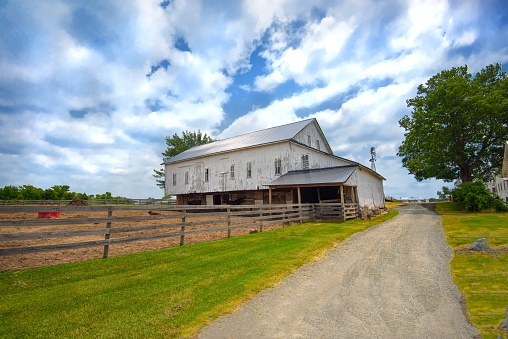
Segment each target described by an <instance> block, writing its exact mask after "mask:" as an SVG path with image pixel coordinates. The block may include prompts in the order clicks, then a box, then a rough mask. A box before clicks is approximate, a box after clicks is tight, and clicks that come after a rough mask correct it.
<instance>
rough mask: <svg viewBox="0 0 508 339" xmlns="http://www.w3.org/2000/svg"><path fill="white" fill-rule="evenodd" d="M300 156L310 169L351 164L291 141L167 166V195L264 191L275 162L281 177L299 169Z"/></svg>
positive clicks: (274, 176) (274, 175) (273, 171)
mask: <svg viewBox="0 0 508 339" xmlns="http://www.w3.org/2000/svg"><path fill="white" fill-rule="evenodd" d="M311 126H312V125H311ZM305 135H307V134H305ZM303 155H308V159H309V168H323V167H331V166H343V165H348V164H350V162H348V161H346V160H343V159H340V158H336V157H333V156H330V155H328V154H326V153H323V152H320V151H317V150H315V149H310V148H308V147H304V146H301V145H298V144H295V143H291V142H282V143H278V144H273V145H265V146H261V147H255V148H250V149H243V150H239V151H234V152H229V153H224V154H218V155H211V156H207V157H203V158H201V159H194V160H188V161H182V162H179V163H175V164H166V165H165V172H166V190H165V191H166V195H177V194H187V193H194V192H197V193H199V192H224V191H244V190H257V189H261V188H266V187H265V186H264V185H266V184H268V183H269V182H271V181H272V180H274V179H275V178H276V177H277V176H278V175H276V174H275V159H281V165H282V166H281V174H285V173H287V172H288V171H291V170H299V169H302V165H303V164H302V156H303ZM249 162H250V163H251V177H250V178H247V163H249ZM231 165H234V167H235V168H234V169H235V171H234V172H235V177H234V178H231V173H230V170H231ZM207 168H208V169H209V180H208V182H205V170H206V169H207ZM186 172H188V177H189V181H188V184H185V173H186ZM174 173H176V185H173V174H174Z"/></svg>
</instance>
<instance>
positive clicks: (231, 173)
mask: <svg viewBox="0 0 508 339" xmlns="http://www.w3.org/2000/svg"><path fill="white" fill-rule="evenodd" d="M229 177H230V178H231V179H234V178H235V165H231V168H230V170H229Z"/></svg>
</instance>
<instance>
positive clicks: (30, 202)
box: [0, 198, 176, 206]
mask: <svg viewBox="0 0 508 339" xmlns="http://www.w3.org/2000/svg"><path fill="white" fill-rule="evenodd" d="M78 200H79V199H78ZM72 201H75V200H52V199H40V200H22V199H10V200H0V206H19V205H21V206H37V205H68V204H69V203H71V202H72ZM83 201H86V203H87V204H88V205H92V206H93V205H97V206H104V205H176V199H131V198H123V199H89V200H83Z"/></svg>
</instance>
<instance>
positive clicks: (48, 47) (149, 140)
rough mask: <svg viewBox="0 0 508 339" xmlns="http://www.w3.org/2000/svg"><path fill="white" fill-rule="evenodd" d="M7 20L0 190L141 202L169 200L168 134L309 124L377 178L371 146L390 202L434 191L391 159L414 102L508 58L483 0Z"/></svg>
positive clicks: (64, 6)
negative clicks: (68, 192)
mask: <svg viewBox="0 0 508 339" xmlns="http://www.w3.org/2000/svg"><path fill="white" fill-rule="evenodd" d="M485 17H489V18H491V20H489V22H485V20H483V18H485ZM0 22H1V24H0V25H1V29H2V34H1V35H0V74H2V76H1V77H0V139H1V140H2V145H0V166H2V169H4V171H2V172H1V173H0V187H3V186H5V185H22V184H33V185H36V186H40V187H50V186H52V185H54V184H67V185H70V186H71V189H73V190H76V191H85V192H87V193H89V194H90V193H102V192H105V191H110V192H112V193H113V194H115V195H125V196H129V197H141V198H142V197H146V196H155V197H158V196H161V195H162V191H160V190H159V189H158V188H157V187H156V185H155V181H154V179H153V178H152V170H153V169H154V168H158V167H159V164H160V161H161V160H162V159H161V154H160V153H161V152H162V151H163V150H164V148H165V143H164V137H165V136H167V135H173V134H174V133H181V132H182V131H184V130H189V131H193V130H198V129H200V130H201V131H202V132H205V133H207V134H209V135H212V136H213V137H216V138H217V137H218V138H224V137H228V136H233V135H238V134H241V133H245V132H250V131H253V130H256V129H261V128H267V127H272V126H275V125H281V124H287V123H290V122H293V121H296V120H299V119H303V118H309V117H315V118H317V119H318V121H319V123H320V124H321V126H322V128H323V130H324V132H325V134H326V136H327V137H328V139H329V142H330V145H332V148H333V149H334V151H335V152H336V153H337V154H338V155H341V156H346V157H350V158H351V159H353V160H356V161H360V162H362V163H364V164H366V165H367V166H368V165H370V164H369V162H368V159H369V150H370V147H372V146H375V147H376V148H377V149H378V155H379V161H378V163H377V167H378V170H379V171H380V172H381V173H382V174H384V175H385V176H386V177H387V179H388V180H387V182H386V187H387V194H390V192H400V194H401V195H403V191H404V189H405V188H404V187H405V186H406V187H408V186H411V187H413V188H415V189H417V190H419V192H420V193H421V194H422V195H430V194H434V193H435V192H433V191H434V190H435V185H436V184H435V182H434V181H433V182H425V183H423V184H421V185H420V184H418V185H416V184H415V181H414V179H413V178H412V177H411V176H408V175H407V171H405V170H404V169H403V168H402V167H401V163H400V159H398V157H397V156H396V155H395V153H396V152H397V147H398V145H399V144H400V142H401V141H402V140H403V131H402V130H401V128H400V127H399V126H398V120H399V119H400V118H401V117H402V116H404V115H405V114H409V113H410V111H409V110H408V108H407V107H406V104H405V100H406V99H407V98H410V97H412V96H414V95H415V92H416V87H417V86H418V84H420V83H424V82H425V81H426V80H427V79H428V78H429V77H430V76H432V75H434V74H436V73H437V72H439V71H441V70H443V69H446V68H450V67H453V66H458V65H463V64H466V63H467V64H469V65H470V69H471V70H472V71H474V72H476V71H479V70H480V69H481V68H482V67H484V66H486V65H487V64H489V63H496V62H502V63H506V62H507V59H508V48H507V47H506V46H505V45H503V41H506V38H508V33H507V32H508V30H507V25H506V22H508V20H506V10H504V9H503V8H502V6H500V5H498V4H496V3H490V2H488V3H486V2H481V1H479V0H478V1H467V2H456V1H445V0H436V1H430V2H421V1H408V2H392V1H384V2H383V1H361V2H357V1H341V2H337V1H330V0H318V1H313V2H309V1H304V0H297V1H288V0H269V1H268V0H260V1H258V2H252V1H250V2H249V1H243V2H239V1H183V0H175V1H171V2H168V3H167V4H166V3H165V4H164V6H161V4H160V1H159V0H153V1H144V0H129V1H124V2H122V3H121V4H120V3H118V2H117V1H107V0H106V1H87V2H68V1H60V0H55V1H51V2H40V1H30V0H28V1H8V2H4V3H2V5H0ZM386 173H388V174H386ZM400 178H404V179H400ZM126 183H128V184H126ZM438 183H439V182H438ZM397 194H398V193H397ZM397 194H396V193H393V195H395V196H397ZM138 195H142V196H138ZM406 195H409V193H407V194H406Z"/></svg>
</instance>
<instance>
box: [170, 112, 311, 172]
mask: <svg viewBox="0 0 508 339" xmlns="http://www.w3.org/2000/svg"><path fill="white" fill-rule="evenodd" d="M314 121H316V119H307V120H302V121H298V122H294V123H291V124H287V125H282V126H277V127H272V128H267V129H263V130H261V131H255V132H251V133H247V134H243V135H239V136H236V137H232V138H228V139H224V140H218V141H214V142H211V143H209V144H205V145H199V146H194V147H192V148H189V149H188V150H186V151H184V152H182V153H180V154H177V155H175V156H174V157H172V158H170V159H168V160H166V161H165V162H164V163H166V164H171V163H174V162H178V161H183V160H187V159H193V158H199V157H203V156H207V155H211V154H217V153H224V152H229V151H234V150H238V149H242V148H246V147H253V146H259V145H265V144H271V143H275V142H281V141H285V140H290V139H293V138H294V137H295V136H296V135H297V134H298V132H300V131H301V130H302V129H303V128H305V126H307V125H308V124H310V123H312V122H314Z"/></svg>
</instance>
